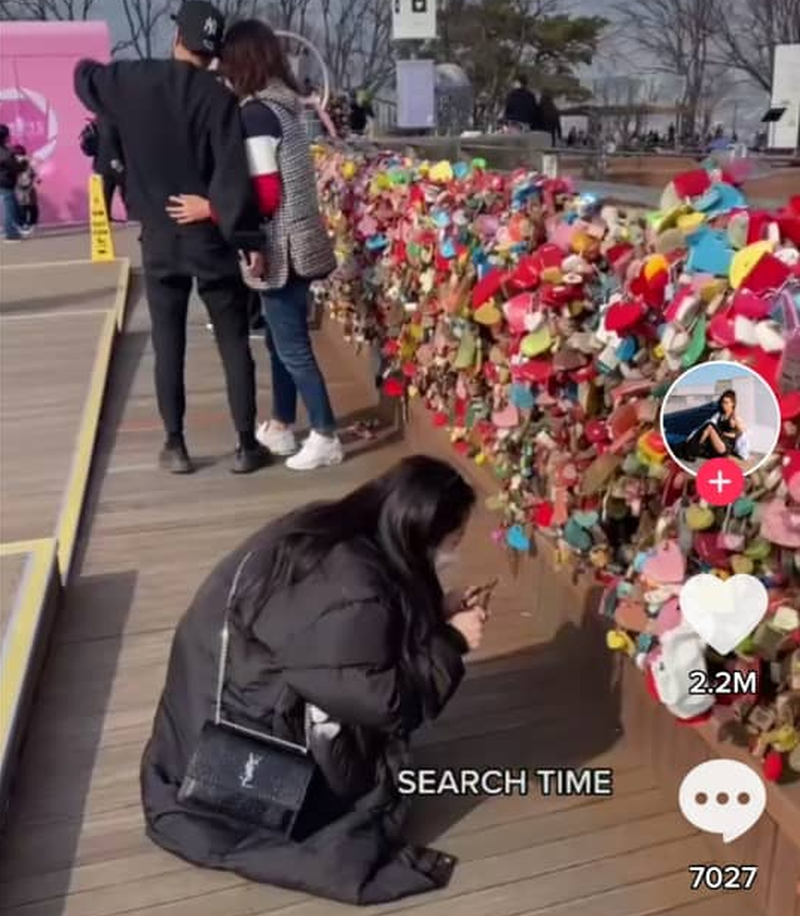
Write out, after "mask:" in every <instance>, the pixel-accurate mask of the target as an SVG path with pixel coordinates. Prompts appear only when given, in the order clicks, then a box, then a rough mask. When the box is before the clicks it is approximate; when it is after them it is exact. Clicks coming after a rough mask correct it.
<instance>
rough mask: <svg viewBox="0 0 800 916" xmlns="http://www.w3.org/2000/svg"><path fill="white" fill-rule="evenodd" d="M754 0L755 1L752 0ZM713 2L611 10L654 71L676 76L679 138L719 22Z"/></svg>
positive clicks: (688, 0)
mask: <svg viewBox="0 0 800 916" xmlns="http://www.w3.org/2000/svg"><path fill="white" fill-rule="evenodd" d="M754 2H759V0H754ZM795 2H796V0H795ZM717 3H718V0H637V2H636V3H635V4H630V3H619V4H618V5H617V6H616V11H617V14H618V16H619V17H620V20H621V22H622V24H623V27H624V29H625V31H626V33H627V35H628V36H629V38H630V40H631V41H632V42H633V43H634V45H635V46H636V47H637V48H640V49H641V50H643V51H645V52H647V54H648V55H649V56H650V57H652V58H653V69H656V70H660V71H662V72H664V73H671V74H674V75H676V76H678V77H679V78H680V79H681V81H682V83H683V91H682V93H681V97H680V100H679V102H680V108H681V113H682V117H681V125H680V132H681V134H682V135H684V136H688V135H693V134H694V133H695V131H696V129H697V118H698V110H699V108H700V103H701V99H702V97H703V93H704V91H705V88H706V81H707V79H708V77H709V65H710V64H711V63H712V60H713V54H712V49H713V42H714V35H715V33H716V31H717V30H718V28H719V25H720V16H719V11H718V5H717Z"/></svg>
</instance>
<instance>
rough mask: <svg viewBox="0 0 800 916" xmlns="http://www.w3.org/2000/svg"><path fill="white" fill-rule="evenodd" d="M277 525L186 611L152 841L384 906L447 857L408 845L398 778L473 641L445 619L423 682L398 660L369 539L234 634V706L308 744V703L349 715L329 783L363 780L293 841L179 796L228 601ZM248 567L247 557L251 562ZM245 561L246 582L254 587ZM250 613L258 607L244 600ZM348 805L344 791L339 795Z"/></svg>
mask: <svg viewBox="0 0 800 916" xmlns="http://www.w3.org/2000/svg"><path fill="white" fill-rule="evenodd" d="M273 536H274V529H272V528H271V527H270V526H267V528H265V529H262V531H260V532H258V533H257V534H256V535H254V536H253V537H252V538H251V539H250V540H249V541H248V542H247V543H246V544H245V545H243V546H242V547H241V548H239V549H237V550H236V551H234V552H233V553H232V554H231V555H230V556H228V557H227V558H226V559H225V560H223V561H222V563H220V565H219V566H218V567H217V568H216V569H215V570H214V571H213V572H212V573H211V575H210V576H209V578H208V579H207V580H206V581H205V583H204V584H203V585H202V586H201V588H200V590H199V591H198V593H197V595H196V597H195V599H194V601H193V603H192V605H191V607H190V608H189V610H188V612H187V613H186V615H185V616H184V618H183V619H182V620H181V622H180V624H179V626H178V629H177V632H176V634H175V639H174V642H173V646H172V654H171V657H170V662H169V670H168V673H167V682H166V686H165V689H164V693H163V695H162V698H161V701H160V704H159V707H158V711H157V713H156V718H155V722H154V726H153V735H152V738H151V740H150V742H149V743H148V745H147V747H146V749H145V753H144V757H143V760H142V798H143V803H144V809H145V817H146V821H147V831H148V834H149V836H150V837H151V838H152V839H153V840H154V841H155V842H156V843H158V844H159V845H161V846H163V847H164V848H166V849H168V850H170V851H172V852H174V853H176V854H178V855H180V856H182V857H183V858H185V859H188V860H189V861H192V862H195V863H197V864H199V865H206V866H210V867H215V868H225V869H230V870H232V871H235V872H237V873H239V874H241V875H243V876H246V877H249V878H252V879H254V880H257V881H263V882H266V883H270V884H276V885H281V886H283V887H289V888H293V889H297V890H305V891H309V892H310V893H314V894H318V895H321V896H326V897H331V898H333V899H336V900H341V901H344V902H349V903H379V902H382V901H387V900H394V899H397V898H400V897H404V896H407V895H409V894H415V893H419V892H421V891H425V890H431V889H433V888H435V887H437V886H441V884H442V883H444V882H446V879H447V877H448V876H449V870H450V869H449V867H448V860H447V859H446V858H445V857H443V856H442V855H441V854H439V853H437V852H436V851H434V850H430V849H419V848H415V847H409V846H407V845H405V844H404V843H403V841H402V839H401V837H400V835H399V827H400V824H401V821H402V815H403V814H404V813H405V805H404V804H403V805H401V798H400V796H399V794H398V793H397V791H396V773H397V770H398V769H399V767H400V766H401V765H404V764H405V763H407V736H408V733H409V732H410V731H412V730H413V729H415V728H416V727H417V726H418V725H420V723H421V722H422V721H424V720H426V719H430V718H432V717H435V716H436V715H437V714H438V713H439V712H440V711H441V709H442V707H443V706H444V705H445V704H446V702H447V701H448V699H449V698H450V697H451V696H452V694H453V691H454V690H455V688H456V687H457V686H458V684H459V682H460V680H461V677H462V676H463V671H464V668H463V661H462V652H463V651H464V650H465V648H466V647H465V644H464V643H463V640H462V639H461V637H460V636H459V634H458V633H457V632H456V631H455V630H453V628H451V627H449V626H447V625H446V624H444V623H443V624H442V626H441V628H440V630H438V631H437V632H436V633H434V634H433V636H432V638H431V639H430V641H429V643H428V644H427V645H424V646H420V647H419V651H418V653H417V658H418V663H419V668H418V670H419V672H420V673H421V676H422V677H421V679H422V685H423V686H419V685H416V686H415V685H412V683H411V681H410V679H409V678H408V676H407V675H406V673H405V672H404V670H403V669H402V667H401V665H400V660H399V645H400V639H399V634H398V632H397V627H396V622H395V621H396V615H394V614H393V612H392V605H391V587H390V586H389V585H388V583H387V582H385V581H384V580H383V578H382V576H381V575H380V574H379V573H378V572H376V571H375V567H374V564H371V563H369V550H370V548H369V547H368V546H367V545H365V544H359V543H351V544H343V545H340V546H339V547H337V548H336V549H335V550H334V551H333V552H332V553H331V554H330V556H329V557H328V558H327V560H326V561H325V562H324V563H323V564H322V565H321V567H320V568H319V569H318V570H317V571H315V572H314V573H312V574H311V575H310V576H308V577H307V578H306V579H305V580H303V581H302V582H301V583H299V584H298V585H296V586H294V587H292V588H291V589H287V590H286V591H284V592H282V593H279V594H276V595H275V596H274V597H273V598H272V599H271V600H270V601H269V603H268V604H267V606H266V608H265V609H264V610H263V611H262V612H261V613H260V614H259V615H258V617H257V618H256V620H255V622H254V624H253V627H252V634H251V635H248V636H245V635H243V631H242V629H241V627H239V629H238V632H236V633H235V634H234V635H233V636H232V638H231V644H230V668H229V679H228V685H229V686H228V688H227V689H226V691H225V694H224V702H225V707H226V714H227V715H228V716H229V717H230V718H233V719H235V720H236V721H238V722H240V723H241V724H244V725H246V724H251V725H255V726H256V727H258V728H260V729H262V730H267V731H271V732H272V733H273V734H275V735H277V736H279V737H283V738H287V739H290V740H293V741H298V742H302V740H303V735H302V714H303V707H304V701H308V702H309V703H312V704H314V705H316V706H318V707H320V708H321V709H323V710H324V711H325V712H327V713H328V714H329V715H330V716H331V717H332V718H333V719H335V720H337V721H338V722H340V723H342V725H343V730H342V735H343V738H344V740H343V741H342V742H341V743H340V744H338V745H337V748H338V749H337V750H336V752H335V754H334V755H333V757H334V758H336V759H332V760H318V763H319V764H320V766H321V768H323V772H324V768H327V767H334V768H335V770H336V772H331V773H330V774H329V775H330V778H329V779H328V782H329V784H331V785H336V784H337V783H339V784H341V783H349V784H351V785H352V784H354V783H357V782H359V781H360V782H361V787H360V791H359V792H358V793H357V794H358V797H357V798H355V799H350V800H346V801H343V802H342V804H341V805H340V807H339V809H338V811H337V814H338V816H336V817H335V818H334V819H333V820H332V821H329V822H328V823H326V824H325V825H323V826H322V827H321V828H320V829H318V830H316V831H315V832H312V833H311V834H310V835H309V836H308V837H307V838H306V839H304V840H302V841H300V842H295V841H289V840H286V839H283V838H282V837H276V836H274V835H272V834H270V833H268V832H266V831H260V830H258V829H256V828H252V829H250V828H243V829H232V828H231V827H230V825H225V824H223V823H221V822H220V821H219V820H218V819H216V818H214V817H213V816H208V817H205V816H203V815H202V814H198V813H195V812H192V813H189V812H188V811H186V810H185V809H183V808H182V807H181V806H180V805H179V804H178V802H177V800H176V796H177V792H178V789H179V787H180V783H181V781H182V779H183V776H184V773H185V770H186V765H187V763H188V760H189V758H190V756H191V753H192V751H193V749H194V746H195V743H196V741H197V738H198V736H199V734H200V730H201V728H202V725H203V723H204V722H205V721H206V720H207V719H209V718H211V717H212V715H213V704H214V690H215V678H216V663H217V658H218V652H219V634H220V629H221V626H222V620H223V614H224V606H225V600H226V597H227V594H228V591H229V589H230V586H231V582H232V580H233V576H234V574H235V571H236V569H237V568H238V566H239V564H240V562H241V559H242V558H243V557H244V556H245V555H246V554H247V553H248V552H249V551H251V550H254V549H255V550H259V549H264V545H265V544H267V545H268V543H269V540H270V538H271V537H273ZM249 565H250V563H249V562H248V564H247V566H249ZM247 566H246V567H245V571H244V573H243V576H242V586H243V588H244V589H245V590H246V586H247V577H248V572H247ZM243 610H244V612H245V613H246V610H247V608H246V607H245V608H244V609H243ZM340 801H341V800H340Z"/></svg>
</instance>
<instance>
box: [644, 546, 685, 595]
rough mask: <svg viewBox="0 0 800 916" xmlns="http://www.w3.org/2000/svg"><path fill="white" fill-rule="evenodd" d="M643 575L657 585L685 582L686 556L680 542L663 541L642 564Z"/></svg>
mask: <svg viewBox="0 0 800 916" xmlns="http://www.w3.org/2000/svg"><path fill="white" fill-rule="evenodd" d="M642 575H643V576H644V578H645V579H647V581H648V582H652V583H655V584H656V585H669V584H673V583H677V582H683V580H684V578H685V576H686V558H685V557H684V555H683V553H682V552H681V549H680V547H679V546H678V542H677V541H674V540H668V541H663V542H662V543H661V544H659V545H658V546H657V547H656V548H655V549H654V550H653V552H652V553H650V554H649V555H648V557H647V559H646V560H645V562H644V564H643V565H642Z"/></svg>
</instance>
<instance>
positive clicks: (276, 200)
mask: <svg viewBox="0 0 800 916" xmlns="http://www.w3.org/2000/svg"><path fill="white" fill-rule="evenodd" d="M253 189H254V190H255V193H256V199H257V200H258V210H259V212H260V213H261V215H262V216H272V214H273V213H275V212H276V210H277V209H278V207H280V205H281V176H280V175H278V174H277V173H275V174H272V175H256V176H255V177H254V178H253Z"/></svg>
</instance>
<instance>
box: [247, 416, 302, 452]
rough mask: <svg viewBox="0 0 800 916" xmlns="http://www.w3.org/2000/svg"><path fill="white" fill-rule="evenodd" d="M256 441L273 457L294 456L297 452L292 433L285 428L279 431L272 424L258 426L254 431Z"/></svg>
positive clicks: (277, 427)
mask: <svg viewBox="0 0 800 916" xmlns="http://www.w3.org/2000/svg"><path fill="white" fill-rule="evenodd" d="M256 439H258V441H259V442H260V443H261V444H262V445H263V446H264V448H266V449H269V451H270V452H272V454H273V455H281V456H286V455H294V453H295V452H296V451H297V439H295V435H294V433H293V432H292V431H291V430H290V429H288V428H287V427H284V428H283V429H281V428H280V427H279V426H275V424H274V423H262V424H260V426H259V427H258V429H257V430H256Z"/></svg>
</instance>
